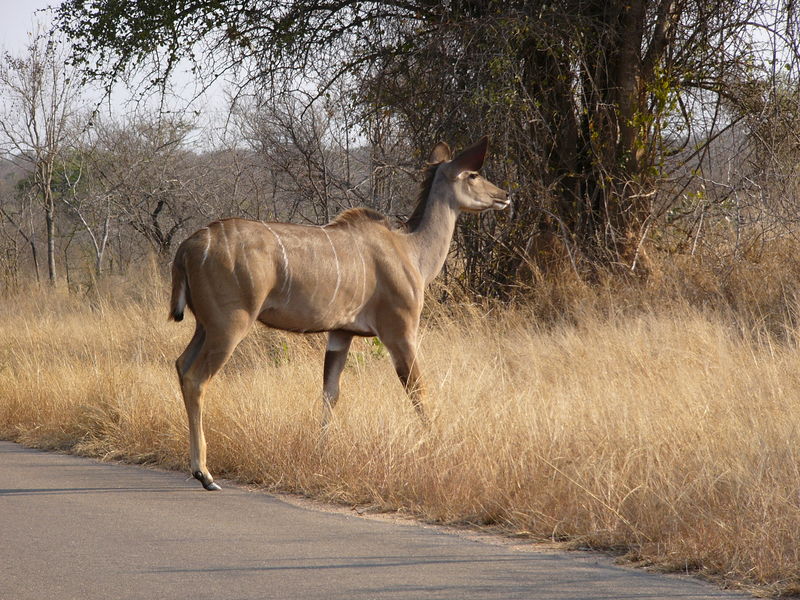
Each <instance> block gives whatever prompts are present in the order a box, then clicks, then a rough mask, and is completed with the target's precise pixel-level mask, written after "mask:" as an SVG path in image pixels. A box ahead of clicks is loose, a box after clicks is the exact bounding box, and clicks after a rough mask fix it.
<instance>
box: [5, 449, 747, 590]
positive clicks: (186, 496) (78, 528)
mask: <svg viewBox="0 0 800 600" xmlns="http://www.w3.org/2000/svg"><path fill="white" fill-rule="evenodd" d="M745 597H746V596H743V595H737V594H733V593H729V592H723V591H720V590H718V589H717V588H715V587H713V586H711V585H708V584H705V583H702V582H699V581H696V580H692V579H689V578H683V577H674V576H662V575H653V574H648V573H644V572H641V571H635V570H632V569H627V568H622V567H618V566H614V565H613V564H612V563H611V561H610V560H608V559H606V558H605V557H602V556H597V555H594V554H589V553H559V552H543V551H536V550H518V549H514V548H512V547H509V546H506V545H502V544H501V545H498V544H489V543H485V542H481V541H475V540H472V539H467V538H465V537H463V536H460V535H456V534H454V533H450V532H447V531H446V530H443V529H441V528H435V527H425V526H422V525H416V524H409V523H397V522H390V521H383V520H375V519H365V518H363V517H359V516H358V515H356V514H344V513H342V512H326V511H320V510H314V509H312V508H307V507H303V506H297V505H295V504H293V503H287V502H285V501H283V500H281V499H279V498H276V497H274V496H271V495H268V494H265V493H260V492H251V491H248V490H245V489H243V488H240V487H236V486H234V485H232V484H230V483H228V484H227V485H225V489H224V490H223V491H222V492H220V493H211V492H205V491H203V489H202V488H201V487H200V486H199V485H198V484H197V483H196V482H195V481H194V480H192V481H186V480H185V477H184V476H183V475H182V474H180V473H172V472H163V471H156V470H149V469H143V468H139V467H135V466H126V465H116V464H108V463H100V462H97V461H93V460H90V459H84V458H78V457H74V456H65V455H59V454H49V453H44V452H39V451H36V450H29V449H26V448H22V447H21V446H18V445H16V444H12V443H9V442H0V599H2V600H28V599H30V600H45V599H50V598H57V599H58V600H72V599H75V600H92V599H98V600H99V599H102V600H109V599H118V600H121V599H128V598H130V599H141V598H148V599H177V598H187V599H189V598H191V599H192V600H200V599H205V598H209V599H214V600H227V599H234V598H235V599H262V598H263V599H271V598H281V599H283V598H287V599H291V598H298V599H312V598H324V599H326V600H328V599H338V598H341V599H347V600H351V599H361V598H364V599H372V598H376V599H384V598H387V599H388V598H391V599H396V598H403V599H406V598H408V599H417V598H419V599H427V598H437V599H439V598H453V599H459V600H466V599H470V598H497V599H503V600H509V599H513V598H524V599H529V600H536V599H547V600H566V599H570V600H577V599H587V600H588V599H593V600H594V599H612V598H613V599H614V600H620V599H623V598H648V599H657V598H681V599H684V600H686V599H691V600H699V599H701V598H702V599H705V598H714V599H722V598H738V599H739V600H741V599H742V598H745Z"/></svg>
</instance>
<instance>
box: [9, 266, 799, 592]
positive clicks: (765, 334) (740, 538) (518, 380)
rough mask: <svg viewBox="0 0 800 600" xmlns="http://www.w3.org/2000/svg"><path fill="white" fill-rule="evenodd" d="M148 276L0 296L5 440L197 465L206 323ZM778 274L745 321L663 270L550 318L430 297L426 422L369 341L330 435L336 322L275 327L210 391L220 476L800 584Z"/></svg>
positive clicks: (788, 327)
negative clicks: (188, 385)
mask: <svg viewBox="0 0 800 600" xmlns="http://www.w3.org/2000/svg"><path fill="white" fill-rule="evenodd" d="M149 273H150V272H144V273H143V274H139V275H137V276H136V277H134V278H132V279H131V280H128V281H109V282H106V283H105V287H104V289H102V290H100V291H99V292H98V293H97V294H96V295H92V296H91V297H85V298H82V297H80V296H76V295H74V294H73V295H68V294H66V293H63V292H59V291H34V292H30V293H26V294H17V295H14V296H11V297H7V298H5V299H2V300H0V311H2V314H3V315H4V317H3V319H2V320H0V437H3V438H6V439H12V440H16V441H19V442H21V443H24V444H28V445H31V446H37V447H44V448H57V449H66V450H69V451H72V452H76V453H80V454H86V455H92V456H99V457H103V458H109V459H110V458H121V459H124V460H129V461H138V462H146V463H153V464H158V465H162V466H167V467H170V468H175V469H184V470H185V469H187V464H188V459H187V431H186V424H185V416H184V410H183V405H182V401H181V399H180V395H179V392H178V388H177V385H176V377H175V374H174V368H173V360H174V358H175V357H176V356H177V355H178V354H179V353H180V351H181V350H182V349H183V346H184V345H185V343H186V342H187V341H188V339H189V337H190V335H191V332H192V327H191V325H190V324H186V323H183V324H174V323H168V322H167V321H166V318H165V315H166V308H165V306H166V300H165V298H166V293H165V290H164V284H163V282H162V281H161V279H160V278H159V277H158V276H157V275H153V274H149ZM765 285H766V284H765ZM762 288H764V289H766V288H765V287H764V286H762ZM775 290H776V291H775V294H777V296H776V298H774V299H773V300H772V301H767V300H763V301H762V303H761V305H759V306H761V308H758V310H756V311H755V312H752V313H750V316H743V315H744V313H742V312H741V311H739V312H737V311H736V310H734V309H733V308H730V307H729V308H727V309H725V310H721V309H718V308H715V309H713V310H712V309H710V308H704V307H703V304H704V302H694V303H692V302H689V301H687V300H686V299H685V294H683V295H682V293H674V294H672V295H671V296H670V297H669V300H663V298H664V293H663V286H662V289H661V290H660V291H658V293H651V292H642V293H639V294H638V295H633V294H629V295H628V296H627V297H625V296H620V292H619V291H618V290H613V291H610V292H608V294H607V295H606V296H605V297H604V299H599V300H598V298H599V297H600V295H601V294H600V293H599V292H597V291H596V289H594V290H589V289H588V288H580V289H578V288H574V289H573V290H572V294H571V295H570V294H569V293H566V292H564V291H563V290H562V293H563V297H562V302H561V306H562V309H563V310H562V313H563V315H562V316H563V317H564V318H560V319H551V320H549V321H548V322H543V321H542V319H541V316H542V314H544V313H546V312H547V311H550V310H551V309H553V306H549V305H548V306H544V305H543V304H542V303H541V302H540V303H536V302H533V303H529V304H528V305H527V306H522V307H517V308H513V309H500V308H497V307H495V308H493V309H491V310H490V309H487V308H486V307H484V308H475V307H469V306H461V307H458V308H453V307H449V308H444V307H434V308H433V309H432V310H430V311H429V314H428V316H427V318H426V320H425V325H424V328H423V331H422V337H421V349H420V353H421V361H422V364H423V369H424V372H425V374H426V375H427V381H428V392H429V394H428V398H427V406H428V409H429V412H430V413H431V416H432V419H431V421H432V422H431V425H430V427H429V428H424V427H423V426H421V424H420V423H419V422H418V421H417V419H416V417H415V415H414V412H413V410H412V409H411V407H410V403H409V402H408V400H407V399H406V398H405V396H404V394H403V392H402V389H401V387H400V385H399V383H398V382H397V380H396V377H395V375H394V372H393V370H392V368H391V364H390V361H389V359H388V357H387V356H385V351H384V350H383V349H382V347H381V346H380V345H378V344H375V343H373V342H371V341H369V340H359V341H357V342H356V343H354V347H353V350H352V352H351V356H350V358H349V360H348V365H347V368H346V370H345V372H344V375H343V381H342V390H343V392H342V400H341V401H340V403H339V405H338V406H337V408H336V414H335V419H334V421H333V423H332V427H331V429H330V431H329V432H328V435H327V436H326V439H325V441H324V443H320V440H319V428H318V426H319V418H320V409H321V407H320V402H319V395H320V387H321V370H322V354H323V347H324V342H323V340H322V338H320V337H316V336H309V337H301V336H292V335H284V334H281V333H276V332H271V331H268V330H266V329H259V330H256V331H254V332H253V333H252V334H251V336H250V337H249V338H247V339H246V340H245V342H244V343H243V344H242V345H241V346H240V349H239V350H238V351H237V354H236V355H235V356H234V358H233V359H232V360H231V362H230V363H229V364H228V365H227V367H226V368H225V369H224V370H223V372H222V373H221V374H220V376H219V377H218V378H217V379H215V381H214V384H213V385H212V386H211V388H210V391H209V394H208V397H207V403H208V415H207V420H206V429H207V434H208V443H209V459H210V468H211V471H212V473H214V474H215V475H216V476H217V477H218V478H220V477H223V478H224V477H227V478H234V479H237V480H240V481H246V482H251V483H256V484H260V485H264V486H267V487H268V488H272V489H280V490H287V491H293V492H299V493H303V494H308V495H313V496H316V497H320V498H324V499H329V500H333V501H337V502H346V503H353V504H361V505H370V506H374V507H376V508H378V509H382V510H399V511H404V512H406V513H409V514H413V515H417V516H419V517H421V518H424V519H431V520H436V521H440V522H444V523H469V524H477V525H492V526H496V527H500V528H502V529H503V530H504V531H506V532H509V533H513V534H518V535H523V536H528V537H531V538H533V539H540V540H546V539H547V540H552V539H555V540H567V541H569V542H570V543H572V544H573V545H578V546H588V547H595V548H605V549H616V550H619V551H621V552H625V553H627V555H628V557H629V558H631V559H633V560H637V561H641V562H643V563H650V564H654V565H658V566H660V567H663V568H667V569H680V570H684V569H688V570H694V571H697V572H700V573H702V574H705V575H708V576H713V577H716V578H718V579H720V580H722V581H725V582H728V583H733V584H739V585H745V586H759V589H760V590H761V591H763V592H767V593H790V592H797V591H800V550H799V548H800V545H798V540H800V447H799V446H798V443H797V440H798V433H799V432H800V403H798V398H800V352H798V348H797V345H796V344H795V343H794V341H793V340H794V339H795V328H794V325H793V320H792V318H791V315H793V314H795V312H796V311H795V310H794V307H793V306H791V304H792V302H790V301H788V297H787V296H786V292H785V290H782V289H781V287H780V286H777V287H776V288H775ZM709 294H711V292H709ZM711 295H713V294H711ZM723 296H724V294H723ZM762 296H763V294H762ZM778 297H783V298H784V300H786V301H784V302H783V303H782V304H781V301H779V299H778ZM771 302H774V306H773V305H772V304H771ZM756 304H758V303H755V304H753V305H756ZM778 305H780V306H781V308H777V307H778ZM770 307H771V308H770ZM765 311H766V312H769V313H770V317H769V318H766V317H765V314H766V312H765ZM775 311H777V313H776V312H775ZM190 320H191V319H190ZM779 323H780V324H782V325H780V326H779V325H778V324H779ZM198 493H202V492H201V490H200V488H199V486H198ZM223 493H224V492H223Z"/></svg>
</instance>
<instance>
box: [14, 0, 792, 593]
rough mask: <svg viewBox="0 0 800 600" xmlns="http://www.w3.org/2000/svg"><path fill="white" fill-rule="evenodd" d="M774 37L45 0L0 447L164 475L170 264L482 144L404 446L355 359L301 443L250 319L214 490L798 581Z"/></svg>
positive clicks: (745, 19)
mask: <svg viewBox="0 0 800 600" xmlns="http://www.w3.org/2000/svg"><path fill="white" fill-rule="evenodd" d="M797 25H798V22H797V14H796V6H795V4H794V3H792V2H772V1H766V0H764V1H763V2H762V1H755V2H752V1H751V2H744V1H742V2H739V1H736V0H626V1H624V2H623V1H622V0H620V1H600V0H581V1H576V0H553V1H548V2H540V1H535V2H513V1H512V2H508V1H505V2H495V1H492V0H486V1H477V2H476V1H460V0H459V1H454V2H445V3H438V2H428V1H427V0H409V1H402V2H388V3H387V2H382V3H376V2H360V1H358V2H357V1H353V0H341V1H334V2H326V3H321V2H316V1H312V0H289V1H287V2H282V3H272V2H266V1H264V0H248V1H246V2H241V1H238V0H237V1H233V0H231V1H229V0H213V1H211V0H175V1H173V2H168V3H167V2H162V1H155V0H154V1H152V2H151V1H139V2H136V3H121V2H117V1H112V0H99V1H94V2H87V1H85V0H65V1H64V2H62V3H61V4H60V6H59V7H58V8H57V9H56V20H55V26H54V30H53V31H51V32H40V35H38V36H37V37H35V38H34V39H33V41H32V43H31V45H30V47H29V48H28V49H27V50H26V51H25V52H23V53H21V54H19V55H10V54H7V55H6V56H4V60H3V61H2V62H1V63H0V150H1V151H2V156H3V158H4V160H3V161H2V162H0V310H2V312H3V314H4V315H6V316H5V317H4V319H3V320H2V321H0V436H2V437H4V438H8V439H15V440H18V441H21V442H23V443H28V444H32V445H37V446H42V447H48V448H59V449H69V450H71V451H75V452H80V453H86V454H92V455H97V456H103V457H109V458H125V459H128V460H134V461H141V462H148V463H156V464H161V465H166V466H170V467H175V468H181V469H184V468H185V466H186V462H187V459H186V448H185V444H186V432H185V429H186V427H185V417H184V415H183V408H182V405H181V402H180V399H179V393H178V389H177V384H176V382H175V381H174V371H173V367H172V361H173V360H174V358H175V357H176V356H177V355H178V354H179V352H180V351H181V350H182V348H183V345H185V343H186V341H187V340H188V337H189V333H190V331H189V330H188V329H186V328H185V327H182V326H178V325H169V324H167V323H166V322H165V321H164V320H163V316H164V314H165V303H166V292H165V281H164V276H163V273H165V272H166V269H165V267H166V266H167V265H168V264H169V262H170V260H171V258H172V254H173V252H174V250H175V248H176V246H177V244H178V243H179V242H180V241H181V240H182V239H183V238H184V237H185V236H186V235H188V234H189V233H191V232H192V231H193V230H195V229H196V228H198V227H201V226H203V225H205V224H206V223H207V222H209V221H211V220H214V219H217V218H221V217H226V216H242V217H247V218H253V219H260V220H288V221H295V222H301V223H314V224H321V223H325V222H327V221H328V220H330V219H331V218H332V217H333V216H335V214H336V213H338V212H339V211H341V210H342V209H344V208H348V207H351V206H358V205H367V206H371V207H373V208H376V209H378V210H381V211H383V212H385V213H387V214H389V215H391V216H392V217H396V218H398V219H402V218H404V216H405V215H407V214H408V213H409V212H410V208H411V207H410V206H409V202H410V201H412V200H413V198H414V197H415V195H416V184H415V181H414V180H415V174H416V172H417V170H418V168H419V167H420V166H421V163H422V161H423V160H424V157H425V156H427V154H428V151H429V150H430V148H431V147H432V146H433V144H434V143H435V142H437V141H439V140H446V141H448V142H449V143H451V144H452V145H453V146H455V147H457V148H458V147H463V146H464V145H465V144H467V143H469V142H471V141H474V140H475V139H477V138H478V137H479V136H481V135H483V134H488V135H489V136H490V139H491V157H490V159H489V161H488V163H487V167H486V171H487V175H488V176H489V178H490V179H491V180H493V181H495V182H496V183H498V184H499V185H501V186H504V187H506V188H508V189H510V190H511V191H512V192H513V194H514V210H513V212H510V213H509V212H504V213H498V214H496V215H495V214H492V215H484V216H481V217H465V218H462V220H461V221H460V225H459V228H458V232H457V235H456V239H455V242H454V244H453V248H452V252H451V256H450V258H449V260H448V262H447V265H446V268H445V272H444V274H443V276H442V277H441V278H440V280H439V283H438V284H437V285H435V286H434V287H433V288H432V290H431V292H432V293H431V294H429V296H430V297H429V301H431V303H432V307H431V308H430V309H429V311H428V314H427V315H426V320H425V323H426V330H425V332H424V335H423V336H422V349H421V351H422V360H423V364H424V366H425V373H426V375H427V379H428V381H429V387H430V389H431V394H430V400H429V401H430V405H431V412H432V415H433V419H432V426H431V428H430V429H429V430H423V429H422V428H421V427H420V426H419V424H418V423H417V422H416V421H415V420H414V418H413V414H412V411H411V410H410V407H409V406H408V402H407V401H406V399H405V398H404V397H403V395H402V390H401V389H400V386H399V384H397V382H396V381H395V379H396V378H395V377H394V375H393V374H392V372H391V368H390V365H389V363H388V361H387V360H386V358H385V356H384V352H383V350H382V347H381V346H380V344H379V343H376V342H370V341H364V342H363V343H359V344H360V345H357V347H355V348H354V351H353V352H352V355H351V357H350V359H349V363H348V366H347V369H346V371H345V375H344V382H343V387H344V396H345V398H344V399H343V400H342V402H341V403H340V405H339V407H337V414H336V419H335V422H334V427H333V429H332V431H331V433H330V436H329V437H328V439H327V441H326V443H325V444H324V445H321V444H320V440H319V437H318V435H317V431H318V423H319V409H320V407H319V403H318V396H319V388H320V380H321V354H322V347H323V342H322V340H321V339H319V338H317V337H313V336H312V337H309V338H299V337H294V336H285V335H283V334H279V333H275V332H268V331H261V332H259V333H257V334H255V335H253V336H252V338H251V339H249V340H248V341H246V342H245V343H244V344H243V345H242V347H241V350H240V351H237V354H236V356H235V357H234V359H233V360H232V361H231V363H230V364H229V365H228V367H227V368H226V369H225V370H224V373H223V374H222V375H221V377H220V378H219V380H218V381H216V382H215V385H213V386H212V388H211V392H210V393H211V396H212V397H211V398H210V400H209V402H210V404H211V406H210V414H209V417H208V424H209V427H208V428H209V429H210V430H211V431H210V432H209V445H210V459H211V464H210V467H211V469H212V471H213V472H214V473H215V474H217V473H219V474H220V475H224V476H227V477H232V478H237V479H239V480H242V481H248V482H256V483H259V484H262V485H265V486H268V487H271V488H275V489H284V490H292V491H298V492H301V493H306V494H312V495H318V496H321V497H323V498H328V499H332V500H336V501H341V502H348V503H354V504H362V505H372V506H375V507H377V508H379V509H381V510H402V511H406V512H409V513H411V514H413V515H417V516H420V517H423V518H428V519H435V520H439V521H444V522H452V523H469V524H473V525H490V526H493V527H499V528H501V529H502V530H503V531H505V532H508V533H512V534H516V535H521V536H527V537H531V538H533V539H537V540H544V539H549V540H558V541H564V540H567V541H568V543H570V544H573V545H575V546H591V547H598V548H605V549H614V550H618V551H620V552H623V553H626V555H627V556H628V558H629V559H631V560H635V561H639V562H641V563H643V564H655V565H658V566H659V567H660V568H666V569H673V570H674V569H678V570H691V571H695V572H700V573H702V574H705V575H708V576H711V577H714V578H717V579H718V580H720V581H723V582H725V583H729V584H732V585H744V586H748V587H750V586H755V587H756V588H757V589H758V590H759V591H760V592H761V593H772V594H779V593H797V592H800V557H798V555H797V544H796V540H797V539H800V516H799V515H800V512H799V510H800V483H798V482H800V478H799V477H798V473H800V461H799V460H798V453H797V449H796V446H797V444H796V439H797V437H798V431H800V412H799V410H798V405H797V401H796V399H797V398H798V393H799V392H800V390H799V389H798V387H799V382H798V377H799V375H798V373H800V369H799V368H798V367H800V364H798V360H800V359H798V356H800V354H798V352H797V350H798V348H797V340H798V337H797V333H798V314H799V313H798V297H800V296H798V291H799V285H798V281H800V278H799V277H798V276H799V275H800V263H799V262H798V260H797V256H798V255H799V254H800V243H798V239H797V234H798V226H797V219H798V214H800V210H798V202H797V192H798V190H797V185H798V184H797V181H798V178H797V175H798V172H797V165H798V162H799V161H798V154H800V150H799V149H800V143H798V142H800V138H798V131H800V127H798V125H800V121H798V119H799V118H800V87H798V82H800V61H798V58H800V45H799V44H798V42H799V41H800V40H798V29H797ZM187 73H188V76H189V77H190V81H191V83H192V85H193V86H195V89H202V88H203V87H204V86H212V85H219V82H220V81H224V82H225V86H224V87H225V89H226V92H227V100H226V102H225V108H224V111H222V112H223V114H219V113H216V114H214V115H211V114H209V113H208V112H207V111H206V110H205V107H203V106H199V105H197V104H196V103H195V104H192V103H191V102H190V100H191V98H187V97H185V96H181V94H179V93H177V92H176V91H175V90H176V89H177V88H176V87H175V86H176V84H175V82H176V79H175V75H177V76H178V77H179V78H180V77H184V78H186V77H187ZM91 82H94V83H95V84H96V83H98V82H99V83H100V84H101V85H102V86H105V87H107V89H108V90H111V89H113V88H114V87H115V86H117V85H119V84H120V83H126V82H127V83H130V84H131V85H134V87H135V89H136V90H137V91H138V92H139V94H140V97H141V101H139V102H131V103H128V104H126V105H125V106H123V107H117V108H116V109H114V110H110V109H109V108H108V106H109V105H108V103H103V102H100V101H98V99H97V97H96V96H92V94H91V93H90V92H89V91H88V90H89V87H87V84H88V83H91ZM131 82H133V83H131ZM215 82H216V83H215ZM48 284H49V285H48ZM348 390H349V391H348Z"/></svg>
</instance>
